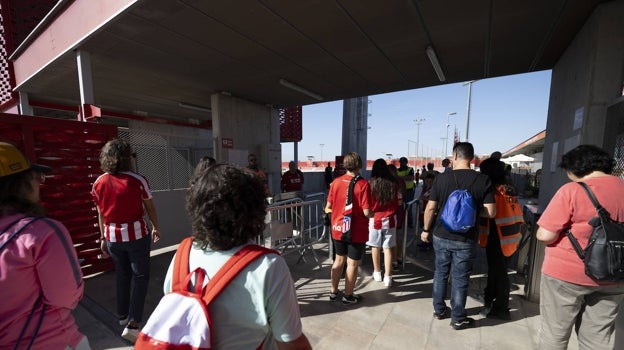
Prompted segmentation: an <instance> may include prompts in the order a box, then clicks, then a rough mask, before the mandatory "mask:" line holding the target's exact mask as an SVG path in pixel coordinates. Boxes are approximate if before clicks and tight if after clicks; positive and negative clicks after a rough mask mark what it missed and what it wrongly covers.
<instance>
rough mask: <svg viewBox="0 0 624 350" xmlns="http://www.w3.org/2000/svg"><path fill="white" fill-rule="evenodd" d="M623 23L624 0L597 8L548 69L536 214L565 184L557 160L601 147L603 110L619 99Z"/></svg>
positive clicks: (565, 178)
mask: <svg viewBox="0 0 624 350" xmlns="http://www.w3.org/2000/svg"><path fill="white" fill-rule="evenodd" d="M622 18H624V1H614V2H609V3H605V4H604V5H601V6H600V7H598V8H597V9H596V11H595V12H594V13H593V14H592V16H591V17H590V18H589V20H588V21H587V22H586V24H585V26H584V27H583V29H582V30H581V31H580V32H579V34H578V35H577V36H576V38H575V39H574V41H573V42H572V43H571V44H570V46H569V47H568V49H567V50H566V52H565V53H564V55H563V56H562V57H561V59H560V60H559V62H557V64H556V65H555V67H554V68H553V71H552V80H551V87H550V103H549V107H548V120H547V124H546V139H545V145H544V160H543V163H542V168H543V178H542V188H543V191H541V192H540V198H539V203H540V208H541V209H543V208H545V206H546V205H547V204H548V202H549V200H550V199H551V198H552V196H553V195H554V193H555V192H556V191H557V189H558V188H559V187H560V186H561V185H562V184H564V183H565V182H567V181H568V179H567V177H566V175H565V174H564V173H563V171H561V170H560V169H557V168H556V164H558V161H559V159H560V158H561V155H562V154H563V153H565V152H567V151H569V150H570V149H572V148H574V147H575V146H577V145H579V144H595V145H597V146H600V147H603V146H604V145H603V141H604V135H605V133H606V132H607V130H606V129H605V120H606V110H607V107H608V106H609V105H611V104H613V103H615V102H616V101H617V100H618V99H619V98H620V97H621V96H622V87H623V85H622V78H623V65H624V21H623V20H622ZM575 119H576V122H575ZM607 151H609V152H612V151H613V150H607ZM553 165H555V167H553Z"/></svg>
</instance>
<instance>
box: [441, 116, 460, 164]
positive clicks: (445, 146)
mask: <svg viewBox="0 0 624 350" xmlns="http://www.w3.org/2000/svg"><path fill="white" fill-rule="evenodd" d="M455 114H457V113H456V112H451V113H448V114H447V115H446V139H445V140H446V141H445V143H444V157H445V158H446V156H447V155H448V129H449V126H451V124H450V123H449V118H450V117H451V116H452V115H455Z"/></svg>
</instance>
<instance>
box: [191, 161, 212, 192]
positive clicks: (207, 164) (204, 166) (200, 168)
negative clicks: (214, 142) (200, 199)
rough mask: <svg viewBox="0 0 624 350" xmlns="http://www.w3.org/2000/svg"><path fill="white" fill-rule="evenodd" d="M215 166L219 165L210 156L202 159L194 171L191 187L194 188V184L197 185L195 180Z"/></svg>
mask: <svg viewBox="0 0 624 350" xmlns="http://www.w3.org/2000/svg"><path fill="white" fill-rule="evenodd" d="M215 164H217V161H216V159H214V158H212V157H209V156H204V157H202V158H201V159H200V160H199V162H198V163H197V166H195V170H194V171H193V175H192V176H191V181H190V183H191V186H193V184H194V183H195V179H197V178H198V177H199V176H200V175H201V174H202V173H203V172H204V171H205V170H206V169H208V168H210V167H211V166H213V165H215Z"/></svg>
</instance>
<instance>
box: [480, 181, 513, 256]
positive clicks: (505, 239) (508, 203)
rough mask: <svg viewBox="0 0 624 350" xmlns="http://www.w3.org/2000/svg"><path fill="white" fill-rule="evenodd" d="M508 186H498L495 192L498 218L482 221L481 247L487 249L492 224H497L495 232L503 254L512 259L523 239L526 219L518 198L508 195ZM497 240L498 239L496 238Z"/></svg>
mask: <svg viewBox="0 0 624 350" xmlns="http://www.w3.org/2000/svg"><path fill="white" fill-rule="evenodd" d="M505 192H506V186H505V185H498V186H497V188H496V191H495V192H494V198H495V200H496V217H495V218H494V219H492V220H482V222H481V223H480V224H479V246H481V247H483V248H486V247H487V244H488V238H489V236H490V233H491V232H492V231H494V230H492V227H490V225H491V223H494V224H495V227H493V228H495V230H496V231H495V232H496V233H497V236H498V240H499V242H500V247H501V252H502V253H503V255H504V256H505V257H510V256H512V255H513V253H515V252H516V249H518V244H519V243H520V240H521V239H522V229H523V227H524V217H523V215H522V207H521V206H520V203H518V197H517V196H515V195H509V194H506V193H505ZM494 239H496V237H494Z"/></svg>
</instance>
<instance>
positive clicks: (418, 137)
mask: <svg viewBox="0 0 624 350" xmlns="http://www.w3.org/2000/svg"><path fill="white" fill-rule="evenodd" d="M425 120H426V119H425V118H418V119H414V123H416V160H418V146H419V145H418V143H419V141H420V124H422V123H424V122H425ZM414 166H416V162H414Z"/></svg>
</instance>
